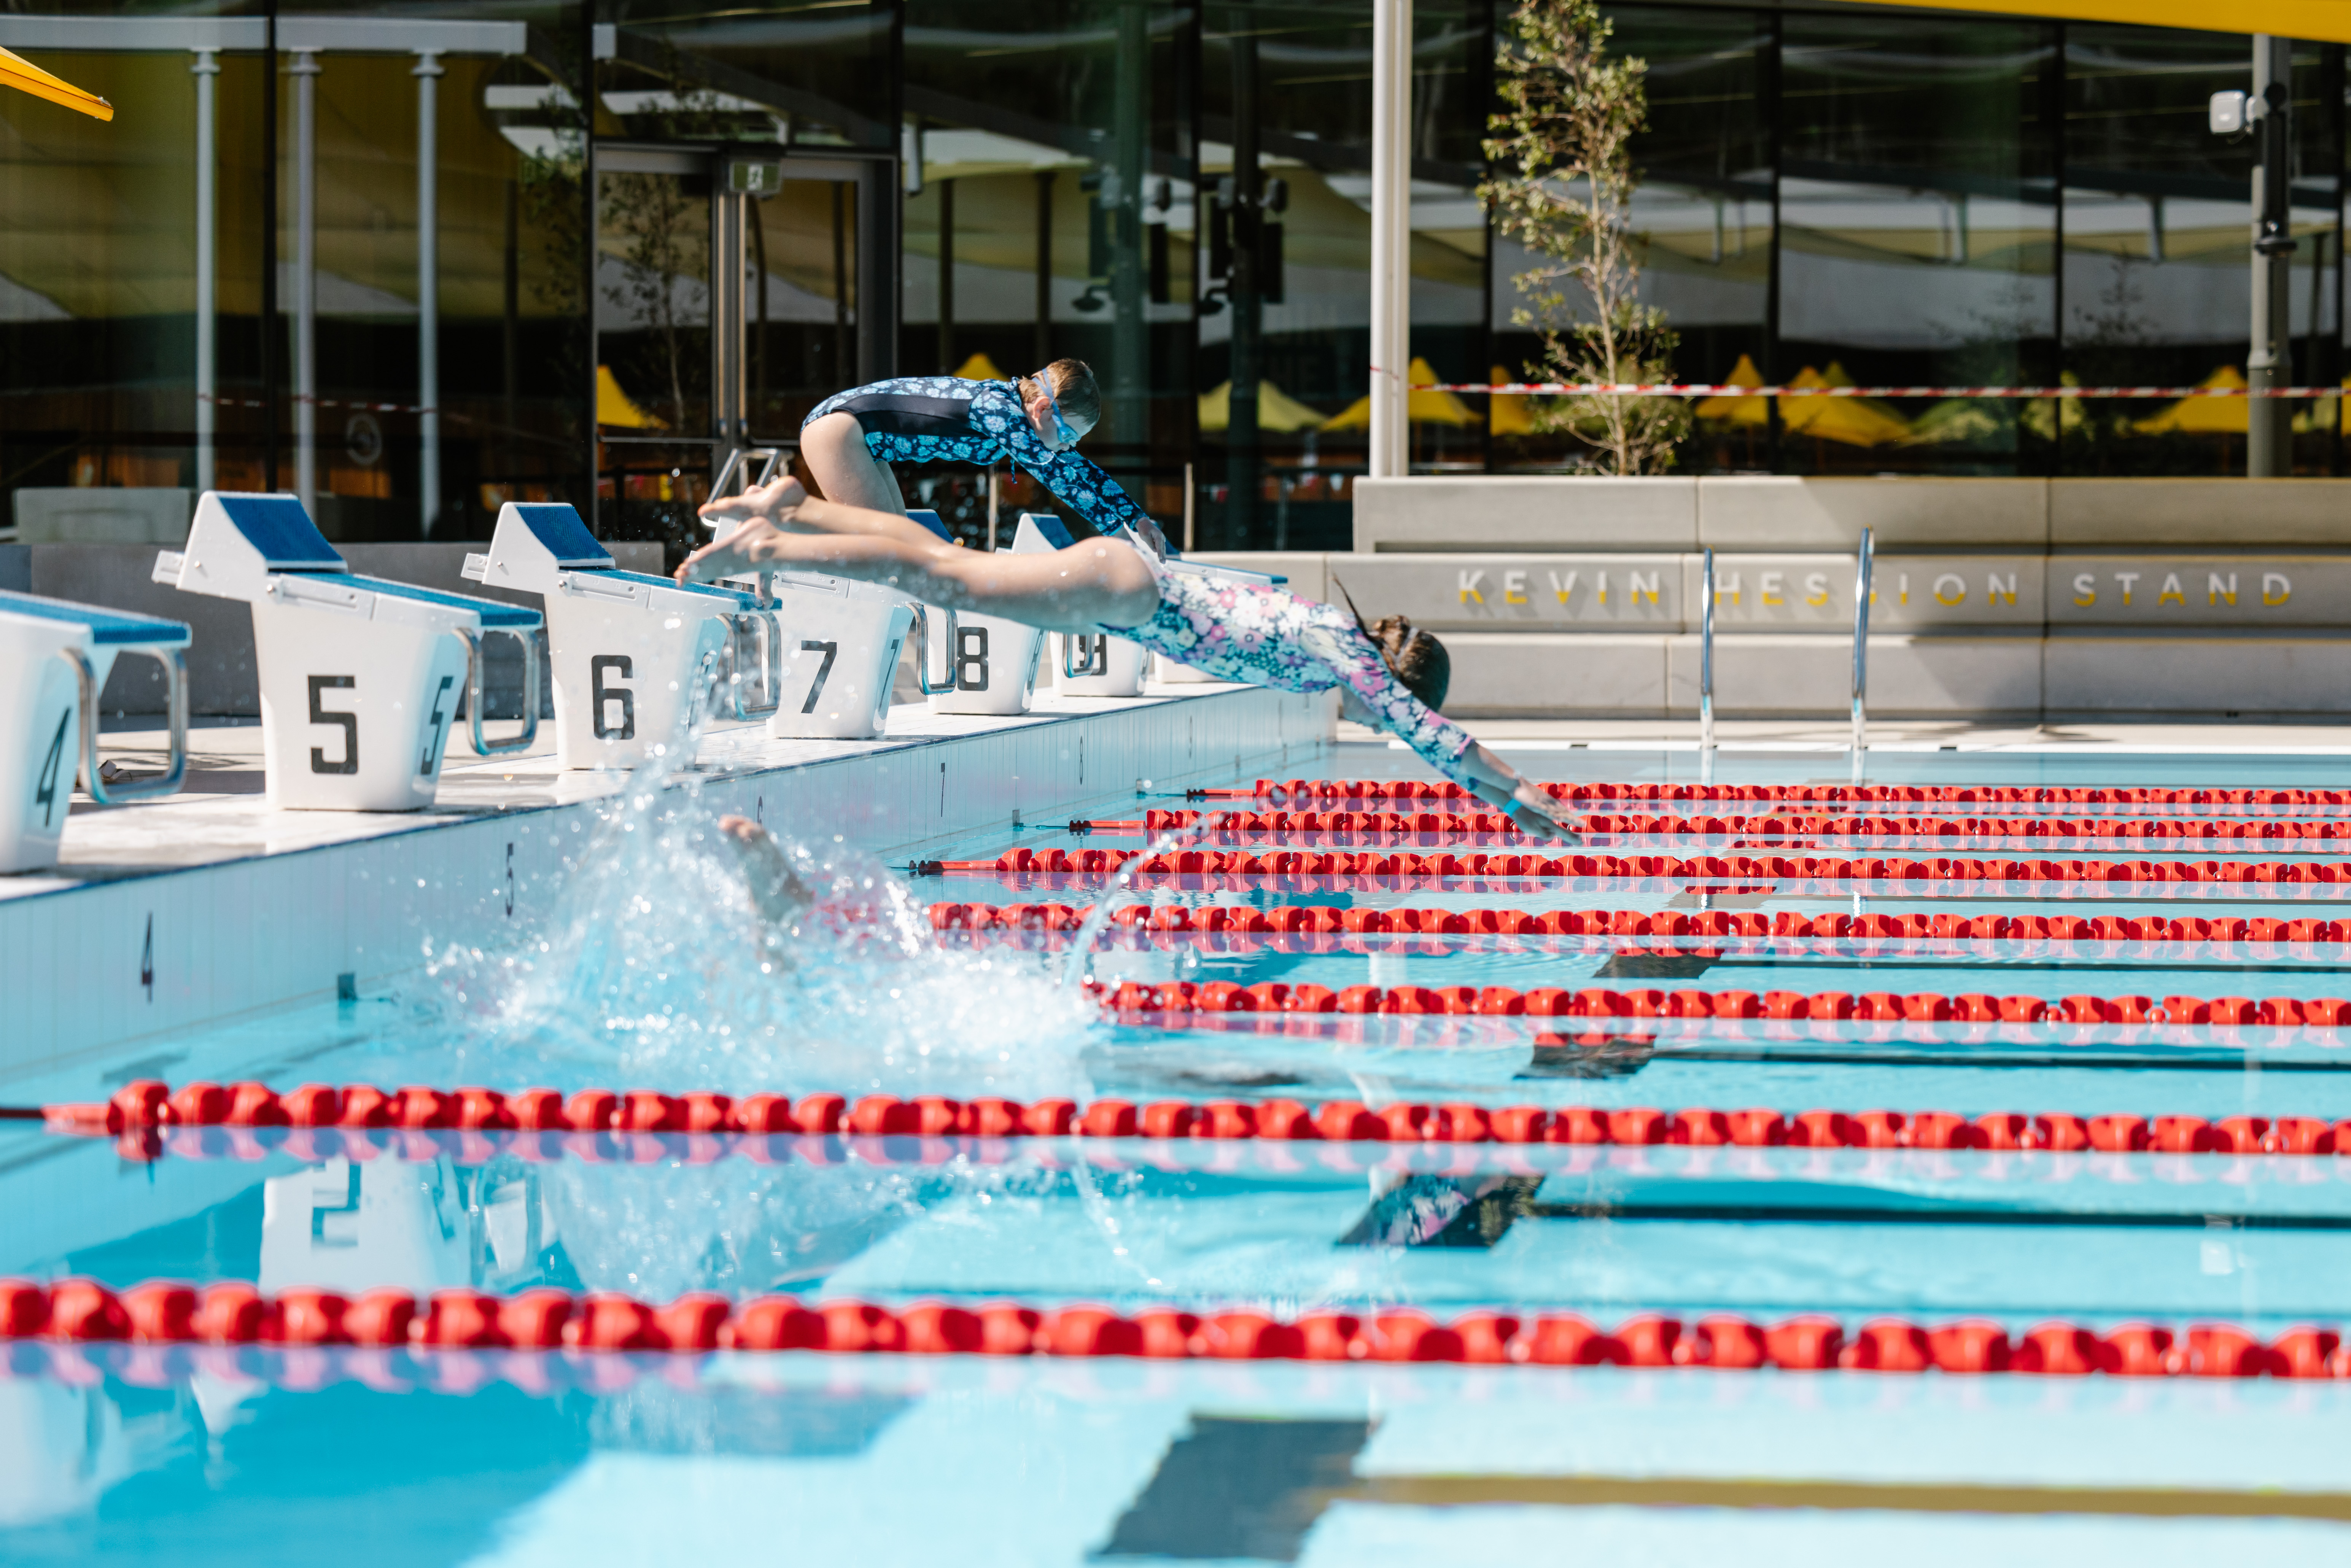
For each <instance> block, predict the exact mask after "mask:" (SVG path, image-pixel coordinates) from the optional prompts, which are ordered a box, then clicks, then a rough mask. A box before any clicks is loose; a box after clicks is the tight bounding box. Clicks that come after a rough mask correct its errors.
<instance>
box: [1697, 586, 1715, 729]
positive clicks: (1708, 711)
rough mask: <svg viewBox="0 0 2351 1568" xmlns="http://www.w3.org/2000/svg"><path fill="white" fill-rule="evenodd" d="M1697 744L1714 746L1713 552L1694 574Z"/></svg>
mask: <svg viewBox="0 0 2351 1568" xmlns="http://www.w3.org/2000/svg"><path fill="white" fill-rule="evenodd" d="M1698 749H1699V750H1701V751H1712V750H1713V749H1714V552H1713V551H1712V550H1708V551H1707V552H1706V560H1705V564H1704V566H1703V567H1701V568H1700V570H1699V574H1698Z"/></svg>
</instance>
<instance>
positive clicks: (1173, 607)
mask: <svg viewBox="0 0 2351 1568" xmlns="http://www.w3.org/2000/svg"><path fill="white" fill-rule="evenodd" d="M1136 550H1137V553H1138V554H1140V555H1141V556H1142V557H1143V559H1144V564H1145V565H1147V566H1148V567H1150V568H1151V571H1152V575H1153V576H1154V577H1155V578H1157V579H1158V580H1159V609H1158V611H1157V612H1156V613H1155V614H1154V615H1153V616H1152V617H1151V619H1150V620H1148V621H1146V622H1144V623H1143V624H1142V625H1140V626H1124V627H1122V626H1105V627H1103V628H1102V630H1103V631H1105V632H1113V633H1114V634H1115V635H1117V636H1121V637H1125V638H1129V639H1131V640H1133V641H1134V642H1137V643H1142V644H1143V645H1144V647H1145V648H1148V649H1150V650H1151V651H1152V652H1153V653H1165V655H1166V656H1167V657H1169V658H1170V659H1173V660H1175V662H1176V663H1177V664H1189V665H1191V666H1192V667H1193V668H1194V669H1196V670H1199V671H1202V672H1204V673H1206V674H1211V675H1215V676H1217V678H1218V679H1220V680H1228V681H1244V682H1247V683H1248V684H1249V685H1258V686H1271V687H1273V688H1275V689H1276V690H1278V691H1285V692H1327V691H1330V690H1332V688H1333V687H1336V686H1345V687H1347V688H1348V689H1349V690H1351V691H1353V693H1354V694H1355V695H1356V696H1358V697H1359V698H1361V699H1362V700H1363V704H1364V706H1365V707H1367V708H1369V709H1370V710H1371V711H1372V712H1373V713H1374V714H1375V715H1377V716H1378V717H1379V721H1380V725H1381V727H1383V728H1384V729H1385V730H1386V731H1387V732H1388V733H1389V734H1391V735H1393V736H1395V737H1397V738H1398V739H1400V740H1402V741H1403V742H1404V743H1405V745H1406V746H1409V747H1412V749H1413V750H1414V751H1416V752H1417V753H1418V754H1419V756H1420V758H1421V760H1422V761H1424V762H1426V763H1427V764H1428V765H1429V766H1430V767H1431V768H1436V769H1437V771H1438V772H1439V773H1442V774H1444V775H1445V776H1446V777H1447V778H1448V779H1452V780H1453V781H1454V782H1455V783H1457V784H1461V785H1465V786H1466V785H1469V784H1471V783H1474V782H1475V780H1474V779H1472V777H1471V776H1470V775H1469V774H1468V772H1467V771H1465V770H1464V769H1463V768H1462V767H1461V755H1462V753H1464V752H1466V751H1468V749H1469V745H1470V737H1469V732H1468V730H1465V729H1463V728H1462V727H1460V726H1459V725H1457V724H1454V723H1451V722H1450V721H1448V720H1447V718H1446V717H1445V716H1443V715H1441V714H1439V713H1437V711H1436V710H1435V709H1433V708H1431V707H1430V706H1428V705H1427V704H1426V703H1424V702H1422V701H1421V700H1420V699H1419V698H1418V697H1416V696H1415V695H1412V693H1411V692H1409V691H1407V690H1405V685H1404V683H1403V682H1402V681H1399V680H1397V679H1396V677H1395V672H1394V671H1393V670H1390V669H1389V668H1388V665H1387V661H1386V660H1385V659H1383V658H1382V657H1380V651H1379V648H1378V647H1377V645H1375V644H1374V643H1373V642H1372V640H1371V639H1370V638H1369V637H1366V636H1364V632H1363V628H1362V627H1360V626H1358V625H1356V624H1355V618H1354V617H1353V615H1350V614H1349V613H1348V612H1345V611H1343V610H1340V609H1337V608H1334V607H1333V606H1332V605H1328V604H1316V603H1314V602H1313V601H1311V600H1305V599H1301V598H1299V597H1298V596H1297V595H1296V594H1294V593H1285V592H1283V591H1281V590H1280V589H1278V588H1269V587H1260V586H1259V585H1258V584H1255V583H1249V582H1239V581H1236V580H1233V579H1231V578H1220V577H1211V576H1207V575H1206V574H1204V573H1202V572H1198V571H1187V570H1183V569H1182V568H1180V567H1172V566H1166V565H1163V564H1162V563H1161V562H1159V561H1157V560H1155V559H1153V558H1152V555H1151V552H1150V551H1149V550H1146V549H1142V547H1140V546H1137V547H1136Z"/></svg>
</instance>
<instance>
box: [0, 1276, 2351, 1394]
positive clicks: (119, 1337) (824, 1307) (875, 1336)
mask: <svg viewBox="0 0 2351 1568" xmlns="http://www.w3.org/2000/svg"><path fill="white" fill-rule="evenodd" d="M0 1340H8V1341H17V1342H23V1341H41V1340H46V1341H49V1342H52V1343H57V1344H60V1345H77V1346H87V1345H106V1344H114V1343H123V1344H127V1345H131V1346H137V1345H176V1344H190V1345H196V1344H201V1345H220V1346H231V1347H243V1346H264V1347H273V1346H274V1347H285V1346H291V1347H301V1348H305V1349H311V1348H320V1347H336V1346H346V1347H350V1348H353V1349H358V1350H393V1349H398V1350H409V1351H453V1350H454V1351H569V1352H575V1353H585V1354H607V1353H612V1352H636V1353H647V1352H669V1353H673V1354H705V1353H708V1352H712V1351H735V1352H749V1353H775V1352H782V1351H824V1352H831V1353H833V1354H864V1355H876V1354H882V1355H887V1354H904V1355H998V1356H1027V1355H1047V1356H1062V1357H1071V1358H1079V1359H1083V1358H1092V1357H1102V1356H1118V1357H1139V1358H1146V1359H1156V1360H1206V1361H1367V1362H1368V1361H1379V1362H1468V1363H1480V1364H1502V1365H1538V1366H1634V1367H1658V1368H1664V1367H1684V1368H1691V1369H1701V1368H1703V1369H1710V1370H1715V1371H1726V1372H1729V1371H1741V1372H1744V1371H1754V1370H1758V1369H1761V1368H1763V1367H1776V1368H1779V1369H1781V1370H1782V1371H1787V1372H1830V1371H1842V1372H1874V1373H1881V1374H1898V1375H1913V1374H1918V1373H1925V1372H1940V1373H1945V1374H1949V1375H1957V1376H1985V1375H1996V1374H2002V1373H2005V1374H2014V1375H2038V1376H2057V1377H2078V1376H2085V1375H2091V1374H2101V1375H2106V1376H2110V1377H2229V1378H2246V1377H2279V1378H2294V1379H2340V1378H2345V1377H2351V1353H2346V1347H2345V1345H2344V1343H2343V1338H2342V1335H2341V1334H2340V1333H2338V1332H2337V1331H2335V1330H2334V1329H2330V1328H2323V1327H2318V1326H2315V1325H2312V1326H2303V1327H2296V1328H2291V1329H2288V1330H2287V1331H2286V1332H2285V1333H2282V1334H2280V1335H2279V1336H2278V1337H2277V1338H2275V1339H2273V1340H2269V1341H2263V1340H2262V1339H2261V1338H2260V1337H2259V1336H2257V1335H2255V1334H2253V1333H2250V1332H2248V1331H2247V1330H2245V1329H2242V1328H2240V1327H2237V1326H2235V1325H2233V1324H2229V1323H2199V1324H2197V1325H2195V1326H2193V1327H2189V1328H2187V1329H2185V1330H2173V1329H2169V1328H2164V1327H2160V1326H2158V1325H2155V1324H2152V1323H2126V1324H2123V1325H2121V1326H2119V1327H2116V1328H2114V1329H2111V1330H2109V1331H2107V1332H2106V1333H2104V1334H2100V1333H2096V1332H2095V1331H2093V1330H2091V1329H2087V1328H2085V1327H2082V1326H2079V1325H2077V1324H2074V1323H2069V1322H2044V1323H2042V1324H2040V1325H2039V1326H2037V1327H2035V1328H2032V1329H2030V1330H2028V1331H2026V1332H2025V1333H2022V1334H2015V1335H2012V1334H2011V1333H2010V1332H2009V1331H2008V1330H2007V1329H2006V1328H2005V1327H2003V1326H2002V1325H2001V1324H1999V1323H1997V1322H1990V1321H1988V1320H1985V1319H1980V1318H1962V1319H1959V1320H1957V1321H1954V1322H1944V1323H1937V1324H1932V1325H1922V1324H1917V1323H1913V1322H1907V1321H1906V1320H1903V1319H1899V1318H1890V1317H1881V1318H1874V1319H1870V1320H1868V1321H1866V1322H1862V1323H1860V1324H1857V1325H1855V1326H1854V1327H1852V1328H1850V1329H1848V1328H1847V1326H1846V1325H1845V1324H1844V1323H1843V1322H1839V1321H1838V1320H1836V1319H1835V1318H1832V1317H1827V1316H1822V1315H1814V1314H1805V1315H1802V1316H1797V1317H1792V1318H1788V1319H1784V1320H1782V1321H1781V1322H1776V1323H1762V1322H1754V1321H1752V1320H1750V1319H1747V1318H1744V1317H1740V1316H1738V1315H1737V1314H1735V1313H1729V1312H1717V1313H1711V1314H1708V1315H1707V1316H1704V1317H1701V1318H1698V1320H1696V1321H1695V1322H1685V1321H1684V1320H1682V1319H1680V1318H1676V1317H1671V1316H1667V1315H1666V1314H1664V1313H1659V1312H1636V1313H1634V1314H1632V1315H1631V1316H1628V1317H1625V1318H1624V1319H1622V1320H1620V1321H1619V1322H1617V1323H1616V1325H1615V1326H1614V1328H1613V1329H1603V1328H1602V1327H1601V1326H1600V1325H1599V1324H1597V1323H1595V1322H1593V1320H1591V1319H1590V1318H1587V1317H1585V1316H1583V1314H1581V1313H1577V1312H1557V1311H1546V1310H1543V1309H1531V1310H1528V1311H1525V1312H1490V1311H1486V1312H1468V1313H1465V1314H1464V1315H1462V1316H1460V1317H1458V1318H1455V1319H1452V1320H1451V1321H1450V1322H1447V1321H1442V1320H1439V1319H1437V1318H1434V1317H1431V1316H1429V1315H1428V1314H1427V1313H1426V1312H1419V1311H1416V1310H1414V1309H1411V1308H1390V1309H1380V1308H1366V1309H1364V1310H1362V1311H1359V1312H1345V1311H1338V1310H1329V1309H1324V1310H1318V1311H1313V1312H1306V1313H1304V1314H1302V1315H1301V1316H1298V1317H1294V1318H1282V1317H1277V1316H1274V1315H1272V1314H1270V1313H1267V1312H1257V1311H1251V1310H1247V1309H1243V1310H1237V1311H1225V1312H1215V1311H1207V1312H1192V1311H1187V1310H1185V1309H1183V1308H1178V1307H1172V1306H1170V1307H1144V1308H1142V1309H1140V1310H1138V1311H1136V1312H1133V1313H1132V1314H1127V1313H1121V1312H1113V1311H1111V1310H1109V1309H1107V1308H1104V1307H1100V1306H1092V1305H1065V1306H1029V1305H1023V1304H1020V1303H1017V1302H988V1303H984V1304H980V1305H977V1306H973V1307H963V1306H956V1305H954V1304H951V1303H946V1302H937V1301H925V1302H917V1303H915V1304H913V1305H910V1306H904V1307H900V1308H895V1309H893V1308H890V1307H885V1306H882V1305H879V1304H877V1303H874V1302H871V1301H841V1300H835V1301H818V1302H812V1303H811V1302H803V1301H799V1299H797V1298H795V1297H791V1296H762V1297H757V1298H754V1299H752V1300H749V1301H740V1302H737V1301H728V1300H727V1299H726V1297H723V1296H719V1295H715V1294H711V1293H708V1292H702V1291H697V1292H692V1293H689V1294H687V1295H684V1296H681V1297H679V1298H678V1299H677V1300H675V1301H670V1302H668V1303H666V1304H661V1305H655V1304H653V1303H649V1302H644V1301H637V1300H635V1299H633V1298H632V1297H629V1296H624V1295H620V1294H617V1293H614V1292H611V1291H559V1290H553V1289H540V1290H532V1291H524V1292H523V1293H522V1294H520V1295H517V1296H507V1297H500V1296H493V1295H489V1294H486V1293H485V1292H483V1291H473V1290H447V1291H436V1292H434V1294H432V1295H431V1296H428V1297H423V1298H419V1297H415V1296H412V1295H410V1294H409V1293H408V1292H407V1291H399V1290H381V1291H366V1292H363V1293H361V1294H359V1295H356V1296H346V1295H343V1294H340V1293H339V1292H336V1291H326V1290H317V1289H308V1288H306V1289H298V1290H289V1291H279V1292H278V1293H277V1295H275V1296H264V1295H263V1294H261V1293H260V1292H259V1291H256V1290H255V1289H254V1288H253V1287H252V1286H250V1285H246V1284H222V1285H214V1286H211V1287H209V1288H206V1289H203V1290H199V1289H197V1288H195V1287H193V1286H191V1285H186V1284H183V1283H181V1282H179V1281H168V1280H158V1281H146V1282H144V1283H141V1284H137V1285H133V1286H131V1287H130V1288H129V1289H127V1290H124V1291H119V1292H118V1291H111V1290H109V1289H108V1288H107V1287H105V1286H104V1285H101V1284H99V1283H98V1282H97V1281H93V1280H59V1281H54V1282H52V1283H49V1284H46V1285H44V1284H40V1283H37V1282H35V1281H29V1280H0Z"/></svg>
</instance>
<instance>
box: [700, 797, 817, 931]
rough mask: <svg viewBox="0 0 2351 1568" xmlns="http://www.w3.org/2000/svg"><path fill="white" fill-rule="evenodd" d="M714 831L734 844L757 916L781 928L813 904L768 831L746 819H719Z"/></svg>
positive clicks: (805, 885) (806, 888)
mask: <svg viewBox="0 0 2351 1568" xmlns="http://www.w3.org/2000/svg"><path fill="white" fill-rule="evenodd" d="M718 831H720V832H721V833H724V834H725V835H726V837H727V838H729V839H731V840H732V841H734V843H735V846H736V849H737V852H739V853H740V854H741V855H742V857H743V870H744V873H745V875H746V876H747V879H748V881H749V883H750V886H751V907H752V909H753V910H755V911H756V912H757V913H758V915H759V917H760V918H761V919H763V920H768V921H771V922H773V923H775V924H776V925H784V924H786V923H787V922H789V921H790V920H791V919H792V918H793V917H794V916H796V915H799V912H800V911H801V910H803V909H806V908H807V907H808V906H809V904H810V903H812V902H813V896H812V894H810V891H809V889H808V886H807V884H806V883H802V882H801V881H800V879H799V877H798V876H796V875H794V874H793V873H792V863H791V862H789V860H786V859H785V858H784V852H783V851H782V850H781V849H779V848H778V847H777V844H776V841H775V839H774V838H773V837H772V836H770V835H769V833H768V830H767V829H765V828H763V827H761V826H759V824H758V823H757V822H755V821H751V819H750V818H748V817H721V818H719V819H718Z"/></svg>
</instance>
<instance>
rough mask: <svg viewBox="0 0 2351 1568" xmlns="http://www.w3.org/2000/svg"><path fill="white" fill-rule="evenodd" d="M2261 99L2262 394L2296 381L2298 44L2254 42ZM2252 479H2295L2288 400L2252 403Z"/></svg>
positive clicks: (2258, 349)
mask: <svg viewBox="0 0 2351 1568" xmlns="http://www.w3.org/2000/svg"><path fill="white" fill-rule="evenodd" d="M2253 99H2254V103H2255V105H2256V106H2257V108H2258V111H2259V112H2260V113H2261V116H2262V119H2261V131H2260V135H2261V152H2262V158H2261V163H2260V166H2259V167H2258V168H2256V169H2255V170H2254V171H2253V277H2252V284H2253V287H2252V343H2251V345H2250V346H2249V348H2248V350H2247V352H2246V355H2245V379H2246V380H2247V381H2248V382H2251V383H2252V388H2253V390H2254V392H2261V391H2262V389H2264V388H2267V387H2281V386H2284V385H2285V384H2286V383H2287V382H2288V381H2289V380H2291V379H2292V376H2293V358H2294V344H2293V336H2292V334H2293V328H2292V324H2291V322H2290V321H2289V319H2288V317H2287V308H2288V307H2287V300H2288V291H2289V290H2290V289H2291V288H2292V287H2293V286H2294V274H2293V267H2294V202H2293V193H2292V191H2291V189H2290V188H2289V186H2288V183H2287V182H2288V180H2289V179H2290V178H2291V176H2292V172H2293V171H2292V167H2291V164H2292V160H2293V149H2294V136H2293V118H2292V114H2291V112H2290V110H2291V108H2292V105H2293V102H2294V40H2293V39H2291V38H2279V37H2271V36H2269V35H2268V34H2264V33H2257V34H2255V35H2254V36H2253ZM2249 402H2250V404H2251V407H2250V409H2249V411H2248V412H2249V413H2250V414H2251V419H2250V422H2249V423H2247V425H2246V431H2247V434H2246V438H2245V472H2246V473H2247V474H2248V475H2250V476H2253V477H2255V478H2264V477H2276V476H2283V475H2286V474H2291V473H2293V472H2294V434H2293V424H2292V418H2293V410H2292V409H2290V408H2288V407H2287V406H2286V403H2285V401H2284V400H2283V398H2265V397H2259V396H2256V397H2254V398H2252V399H2251V400H2249Z"/></svg>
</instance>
